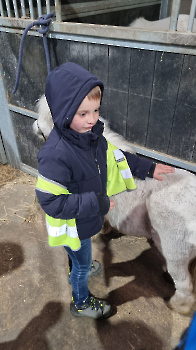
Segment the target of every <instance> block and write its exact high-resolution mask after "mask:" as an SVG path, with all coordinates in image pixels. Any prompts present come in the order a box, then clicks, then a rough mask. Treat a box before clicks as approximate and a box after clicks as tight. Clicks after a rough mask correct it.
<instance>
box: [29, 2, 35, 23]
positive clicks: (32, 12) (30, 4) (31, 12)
mask: <svg viewBox="0 0 196 350" xmlns="http://www.w3.org/2000/svg"><path fill="white" fill-rule="evenodd" d="M29 10H30V17H31V19H32V20H34V19H35V16H34V9H33V0H29Z"/></svg>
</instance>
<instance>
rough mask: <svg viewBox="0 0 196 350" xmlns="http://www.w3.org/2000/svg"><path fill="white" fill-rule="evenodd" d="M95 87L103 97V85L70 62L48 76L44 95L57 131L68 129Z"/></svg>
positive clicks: (87, 72)
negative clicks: (79, 108)
mask: <svg viewBox="0 0 196 350" xmlns="http://www.w3.org/2000/svg"><path fill="white" fill-rule="evenodd" d="M95 86H100V88H101V93H102V95H103V89H104V87H103V83H102V82H101V81H100V80H98V79H97V78H96V77H95V76H94V75H92V74H91V73H90V72H89V71H87V70H86V69H84V68H83V67H81V66H79V65H78V64H75V63H72V62H67V63H64V64H62V65H61V66H59V67H57V68H55V69H54V70H53V71H51V72H50V73H49V74H48V76H47V79H46V90H45V95H46V99H47V102H48V105H49V107H50V111H51V113H52V117H53V122H54V124H55V126H56V127H57V128H58V129H59V130H63V129H64V128H68V127H69V125H70V124H71V122H72V119H73V117H74V115H75V114H76V112H77V110H78V107H79V106H80V104H81V103H82V101H83V99H84V98H85V97H86V95H87V94H88V93H89V92H90V91H91V90H92V89H93V88H94V87H95Z"/></svg>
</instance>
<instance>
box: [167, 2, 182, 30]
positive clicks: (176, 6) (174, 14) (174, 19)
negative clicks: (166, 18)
mask: <svg viewBox="0 0 196 350" xmlns="http://www.w3.org/2000/svg"><path fill="white" fill-rule="evenodd" d="M180 4H181V0H173V3H172V10H171V20H170V26H169V29H170V30H177V24H178V16H179V12H180Z"/></svg>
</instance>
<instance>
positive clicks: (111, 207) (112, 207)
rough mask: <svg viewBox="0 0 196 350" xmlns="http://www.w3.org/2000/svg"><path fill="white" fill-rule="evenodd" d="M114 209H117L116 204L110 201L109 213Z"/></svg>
mask: <svg viewBox="0 0 196 350" xmlns="http://www.w3.org/2000/svg"><path fill="white" fill-rule="evenodd" d="M114 207H115V203H114V202H113V201H110V209H109V211H110V210H112V209H114Z"/></svg>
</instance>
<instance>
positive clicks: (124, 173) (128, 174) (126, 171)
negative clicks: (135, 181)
mask: <svg viewBox="0 0 196 350" xmlns="http://www.w3.org/2000/svg"><path fill="white" fill-rule="evenodd" d="M120 172H121V175H122V177H123V179H130V178H131V177H133V175H132V172H131V170H130V169H123V170H121V171H120Z"/></svg>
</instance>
